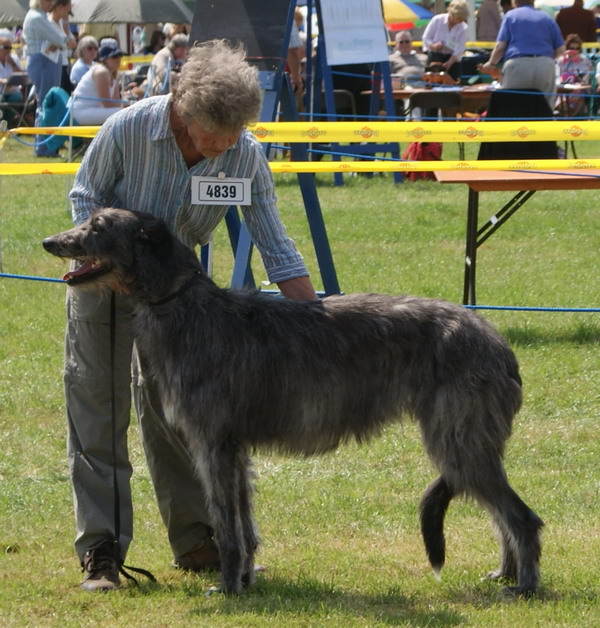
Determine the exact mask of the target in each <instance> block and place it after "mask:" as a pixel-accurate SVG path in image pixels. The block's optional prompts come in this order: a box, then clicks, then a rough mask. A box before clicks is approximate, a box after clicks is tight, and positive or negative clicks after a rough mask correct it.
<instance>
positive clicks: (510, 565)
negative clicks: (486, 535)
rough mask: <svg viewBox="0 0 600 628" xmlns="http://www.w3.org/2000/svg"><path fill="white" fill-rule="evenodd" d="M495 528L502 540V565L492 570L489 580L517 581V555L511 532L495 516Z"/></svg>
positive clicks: (499, 538) (500, 540) (488, 576)
mask: <svg viewBox="0 0 600 628" xmlns="http://www.w3.org/2000/svg"><path fill="white" fill-rule="evenodd" d="M493 523H494V528H495V530H496V535H497V537H498V540H499V542H500V567H499V568H498V569H496V570H494V571H490V572H489V573H488V574H487V576H486V579H487V580H510V581H512V582H517V579H518V577H519V574H518V564H517V555H516V554H515V552H514V549H513V547H512V545H513V544H512V542H511V536H510V534H509V533H508V532H507V531H506V530H505V529H504V525H503V522H502V521H498V520H497V519H496V518H495V517H493Z"/></svg>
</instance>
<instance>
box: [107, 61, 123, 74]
mask: <svg viewBox="0 0 600 628" xmlns="http://www.w3.org/2000/svg"><path fill="white" fill-rule="evenodd" d="M104 65H106V67H107V68H108V69H109V71H110V72H111V73H112V74H114V73H115V72H118V71H119V67H120V66H121V57H108V59H105V60H104Z"/></svg>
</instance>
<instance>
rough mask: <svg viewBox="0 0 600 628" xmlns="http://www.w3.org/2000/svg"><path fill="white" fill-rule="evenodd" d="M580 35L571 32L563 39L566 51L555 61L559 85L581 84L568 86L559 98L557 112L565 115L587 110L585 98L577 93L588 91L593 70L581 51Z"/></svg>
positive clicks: (573, 114) (588, 59) (574, 114)
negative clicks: (565, 92) (564, 94)
mask: <svg viewBox="0 0 600 628" xmlns="http://www.w3.org/2000/svg"><path fill="white" fill-rule="evenodd" d="M582 43H583V42H582V41H581V37H579V35H577V34H576V33H571V34H570V35H568V36H567V38H566V39H565V47H566V51H565V53H564V54H563V55H562V57H560V58H559V59H558V61H557V64H558V73H559V77H560V84H561V85H581V86H582V87H581V89H579V88H570V89H569V91H568V94H567V95H566V96H561V97H560V99H559V106H558V110H559V113H561V114H562V115H566V116H576V115H581V114H584V113H585V112H586V111H587V107H586V102H585V98H583V97H578V96H577V94H585V93H588V92H589V85H590V84H591V75H592V70H593V65H592V61H591V60H590V58H589V57H588V56H587V55H586V54H585V53H583V52H582V50H581V49H582Z"/></svg>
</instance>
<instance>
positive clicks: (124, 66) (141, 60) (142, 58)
mask: <svg viewBox="0 0 600 628" xmlns="http://www.w3.org/2000/svg"><path fill="white" fill-rule="evenodd" d="M152 59H154V55H129V56H127V57H121V65H120V66H119V69H120V70H130V69H131V68H130V66H131V65H135V64H136V63H137V64H146V63H151V62H152Z"/></svg>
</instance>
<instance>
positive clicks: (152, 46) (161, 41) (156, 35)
mask: <svg viewBox="0 0 600 628" xmlns="http://www.w3.org/2000/svg"><path fill="white" fill-rule="evenodd" d="M166 41H167V36H166V35H165V34H164V33H163V32H162V31H160V30H155V31H152V35H150V43H149V44H148V45H147V46H145V47H144V48H143V49H142V54H144V55H155V54H156V53H157V52H158V51H159V50H161V49H162V48H164V45H165V42H166Z"/></svg>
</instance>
